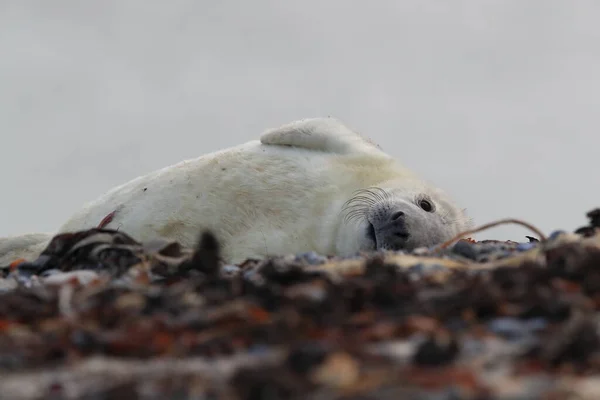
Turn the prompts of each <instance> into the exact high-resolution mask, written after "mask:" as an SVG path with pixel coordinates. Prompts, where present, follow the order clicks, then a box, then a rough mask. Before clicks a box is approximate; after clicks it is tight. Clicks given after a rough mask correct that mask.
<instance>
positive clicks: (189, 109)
mask: <svg viewBox="0 0 600 400" xmlns="http://www.w3.org/2000/svg"><path fill="white" fill-rule="evenodd" d="M598 21H600V2H599V1H594V0H588V1H585V0H568V1H564V0H562V1H561V0H539V1H533V0H530V1H527V0H502V1H501V0H453V1H448V0H373V1H368V2H366V1H354V2H352V1H348V0H302V1H281V0H279V1H277V0H252V1H242V0H237V1H232V0H219V1H198V0H169V1H157V0H102V1H95V2H83V1H80V0H53V1H47V0H0V132H1V133H0V134H1V137H2V142H1V147H0V149H1V151H2V157H0V181H1V182H2V200H1V203H0V205H1V207H0V235H8V234H18V233H25V232H33V231H35V232H38V231H53V230H54V229H57V228H58V227H59V225H61V223H62V222H63V221H64V220H65V219H66V218H67V217H68V216H69V215H70V214H71V213H72V212H74V211H75V210H76V209H77V208H79V207H80V206H81V205H82V204H83V203H84V202H86V201H88V200H91V199H94V198H95V197H97V196H99V195H101V194H102V193H103V192H104V191H105V190H107V189H109V188H111V187H113V186H115V185H117V184H120V183H123V182H125V181H127V180H129V179H132V178H134V177H136V176H138V175H141V174H145V173H147V172H150V171H152V170H154V169H157V168H161V167H163V166H166V165H169V164H172V163H175V162H178V161H180V160H182V159H185V158H192V157H196V156H198V155H201V154H203V153H207V152H210V151H213V150H217V149H220V148H223V147H227V146H232V145H236V144H239V143H241V142H244V141H247V140H251V139H255V138H257V137H258V135H259V134H260V133H261V132H262V131H263V130H264V129H266V128H270V127H274V126H277V125H280V124H282V123H286V122H290V121H292V120H296V119H300V118H305V117H313V116H326V115H331V116H335V117H338V118H340V119H341V120H343V121H344V122H345V123H346V124H348V125H349V126H351V127H352V128H354V129H356V130H358V131H360V132H361V133H363V134H365V135H367V136H370V137H372V138H373V139H374V140H375V141H376V142H378V143H379V144H380V145H381V146H382V147H383V148H384V149H385V150H386V151H387V152H388V153H390V154H392V155H394V156H396V157H397V158H399V159H400V160H402V161H403V162H404V163H405V164H406V165H408V166H409V167H410V168H412V169H414V170H416V171H418V172H419V173H420V174H421V175H422V176H423V177H425V178H427V179H429V180H431V181H433V182H435V183H436V184H437V185H438V186H441V187H443V188H444V189H446V190H447V191H448V192H450V193H451V194H452V195H453V196H454V197H455V198H456V199H457V200H458V201H459V202H460V203H461V204H463V205H464V207H467V208H468V210H469V213H470V214H471V216H473V217H474V218H475V221H476V223H478V224H482V223H486V222H489V221H491V220H494V219H497V218H504V217H518V218H523V219H526V220H527V221H529V222H531V223H533V224H535V225H537V226H538V227H540V228H541V229H542V230H543V231H545V232H546V233H549V232H550V231H552V230H554V229H556V228H561V229H568V230H572V229H574V228H576V227H578V226H580V225H582V224H584V223H585V222H586V220H585V217H584V213H585V212H586V211H588V210H589V209H591V208H593V207H596V206H600V196H599V195H600V185H599V184H598V175H597V172H596V170H597V167H596V165H597V163H598V161H597V160H598V156H599V151H600V136H599V132H598V130H599V129H598V128H599V127H600V112H599V110H600V79H599V72H598V71H600V25H599V24H598ZM526 234H528V231H526V230H525V229H523V228H520V227H516V226H508V227H504V228H495V229H493V230H491V231H489V232H487V233H485V234H480V235H478V236H477V237H478V238H480V239H481V238H499V239H513V240H525V239H524V235H526Z"/></svg>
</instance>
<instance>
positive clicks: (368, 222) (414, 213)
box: [343, 178, 471, 250]
mask: <svg viewBox="0 0 600 400" xmlns="http://www.w3.org/2000/svg"><path fill="white" fill-rule="evenodd" d="M343 210H344V212H345V214H346V215H345V220H346V222H353V223H355V224H357V227H358V230H359V232H360V233H359V237H358V242H359V243H358V244H359V247H360V248H361V250H412V249H415V248H417V247H422V246H427V247H429V246H434V245H436V244H440V243H442V242H444V241H446V240H448V239H451V238H452V237H454V236H456V235H457V234H458V233H460V232H462V231H464V230H467V229H469V228H470V227H471V219H470V218H469V217H467V216H466V214H465V212H464V209H461V208H459V207H458V206H457V205H456V204H455V203H454V201H453V200H452V199H450V197H449V196H448V195H447V194H446V193H444V192H443V191H442V190H440V189H438V188H436V187H434V186H431V185H428V184H427V183H425V182H422V181H420V180H418V179H415V180H413V179H406V178H404V179H401V180H397V181H390V182H386V183H385V184H384V185H382V186H381V187H369V188H365V189H361V190H359V191H357V192H355V193H354V195H353V196H352V198H351V199H350V200H348V201H347V202H346V204H345V205H344V208H343Z"/></svg>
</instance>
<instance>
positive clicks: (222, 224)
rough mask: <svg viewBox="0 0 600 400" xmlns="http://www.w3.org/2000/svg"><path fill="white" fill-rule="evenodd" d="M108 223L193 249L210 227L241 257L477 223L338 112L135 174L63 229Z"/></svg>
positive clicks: (339, 246) (353, 249) (402, 238)
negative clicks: (346, 122) (337, 117)
mask: <svg viewBox="0 0 600 400" xmlns="http://www.w3.org/2000/svg"><path fill="white" fill-rule="evenodd" d="M424 202H427V203H429V205H431V207H433V208H435V209H433V210H426V208H427V207H425V208H424V207H423V205H424V204H425V203H424ZM107 216H110V218H109V219H108V220H107V219H106V217H107ZM101 221H104V222H103V223H102V224H103V226H105V227H107V228H111V229H119V230H122V231H123V232H125V233H127V234H128V235H130V236H132V237H133V238H134V239H136V240H139V241H146V240H151V239H154V238H156V237H165V238H169V239H173V240H177V241H179V242H180V243H181V244H182V245H184V246H193V245H194V244H195V242H196V241H197V240H198V237H199V234H200V231H201V230H205V229H208V230H211V231H212V232H213V233H214V234H215V235H216V237H217V238H218V239H219V241H220V242H221V245H222V250H223V251H222V255H223V258H224V259H225V260H226V261H227V262H232V263H235V262H241V261H243V260H244V259H246V258H248V257H264V256H268V255H282V254H290V253H298V252H303V251H316V252H318V253H320V254H327V255H330V254H336V255H351V254H355V253H357V252H358V251H360V250H371V249H376V248H380V249H401V248H407V249H409V248H414V247H418V246H423V245H432V244H435V243H438V242H441V241H443V240H446V239H448V238H450V237H451V236H453V235H455V234H456V233H458V232H459V231H461V230H462V229H465V228H466V227H467V226H468V225H469V222H468V218H466V217H465V216H464V214H463V213H462V211H461V210H460V209H459V208H457V207H456V206H455V205H454V204H453V203H452V202H451V201H450V200H449V199H448V198H447V197H446V195H445V194H444V193H442V192H441V191H440V190H439V189H437V188H435V187H433V186H430V185H428V184H426V183H425V182H424V181H422V180H421V179H419V178H418V177H416V176H415V175H414V174H413V173H412V172H411V171H410V170H408V169H407V168H406V167H404V166H402V165H401V164H400V163H398V162H397V161H396V160H394V159H393V158H392V157H390V156H389V155H387V154H385V153H384V152H383V151H381V150H380V149H378V148H377V147H376V146H375V145H373V144H372V143H370V142H368V141H367V140H365V139H364V138H362V137H361V136H359V135H358V134H356V133H354V132H352V131H351V130H349V129H348V128H347V127H345V126H344V125H342V124H341V123H340V122H338V121H337V120H335V119H332V118H315V119H306V120H301V121H297V122H294V123H291V124H287V125H284V126H282V127H280V128H276V129H272V130H269V131H267V132H265V133H263V135H262V136H261V138H260V140H254V141H250V142H248V143H245V144H242V145H239V146H236V147H232V148H228V149H225V150H221V151H217V152H214V153H211V154H207V155H204V156H201V157H198V158H196V159H193V160H186V161H183V162H180V163H178V164H175V165H172V166H169V167H166V168H163V169H160V170H158V171H155V172H152V173H150V174H148V175H145V176H141V177H139V178H136V179H134V180H132V181H130V182H127V183H125V184H123V185H121V186H118V187H116V188H114V189H112V190H110V191H109V192H107V193H106V194H104V195H103V196H101V197H100V198H98V199H97V200H94V201H92V202H90V203H88V204H86V205H85V206H84V207H83V208H82V209H81V210H80V211H78V212H76V213H75V214H74V215H73V216H72V217H71V218H70V219H69V220H68V221H67V222H66V223H65V224H64V225H63V226H62V227H61V228H60V229H59V232H72V231H78V230H84V229H89V228H93V227H96V226H98V224H99V223H100V222H101ZM48 239H49V238H48ZM0 243H1V242H0ZM44 244H45V243H43V242H42V241H41V240H40V246H42V245H44ZM42 249H43V247H42V248H38V249H37V250H38V251H41V250H42ZM1 256H2V255H1V254H0V257H1ZM12 257H14V253H13V254H12Z"/></svg>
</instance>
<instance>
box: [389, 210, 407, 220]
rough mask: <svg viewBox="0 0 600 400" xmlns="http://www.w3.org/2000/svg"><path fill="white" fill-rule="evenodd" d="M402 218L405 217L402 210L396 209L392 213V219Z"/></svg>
mask: <svg viewBox="0 0 600 400" xmlns="http://www.w3.org/2000/svg"><path fill="white" fill-rule="evenodd" d="M400 218H404V213H403V212H402V211H396V212H395V213H393V214H392V218H391V219H392V221H397V220H399V219H400Z"/></svg>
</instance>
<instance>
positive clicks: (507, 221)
mask: <svg viewBox="0 0 600 400" xmlns="http://www.w3.org/2000/svg"><path fill="white" fill-rule="evenodd" d="M504 224H517V225H521V226H523V227H525V228H527V229H529V230H530V231H532V232H533V233H535V234H536V235H538V237H539V238H540V240H541V241H544V240H546V235H544V234H543V233H542V232H541V231H540V230H539V229H538V228H536V227H535V226H533V225H531V224H530V223H528V222H525V221H522V220H520V219H515V218H507V219H500V220H497V221H493V222H490V223H487V224H485V225H481V226H480V227H478V228H473V229H469V230H467V231H464V232H461V233H459V234H457V235H456V236H454V237H453V238H452V239H450V240H447V241H445V242H444V243H442V244H441V245H440V246H439V247H440V248H442V249H445V248H446V247H448V246H450V245H451V244H452V243H454V242H455V241H456V240H458V239H460V238H462V237H463V236H465V235H472V234H474V233H478V232H481V231H484V230H486V229H489V228H493V227H495V226H498V225H504Z"/></svg>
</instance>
